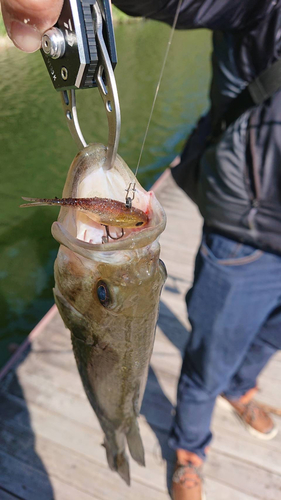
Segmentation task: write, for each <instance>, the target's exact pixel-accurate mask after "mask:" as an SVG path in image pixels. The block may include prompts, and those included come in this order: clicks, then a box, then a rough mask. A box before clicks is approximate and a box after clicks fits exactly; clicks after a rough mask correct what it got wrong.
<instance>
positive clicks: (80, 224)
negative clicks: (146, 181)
mask: <svg viewBox="0 0 281 500" xmlns="http://www.w3.org/2000/svg"><path fill="white" fill-rule="evenodd" d="M105 159H106V148H105V147H104V146H103V145H101V144H91V145H90V146H88V147H87V148H85V149H84V150H83V151H81V152H80V153H79V154H78V155H77V156H76V158H75V159H74V161H73V163H72V165H71V167H70V169H69V172H68V176H67V180H66V184H65V187H64V190H63V195H62V196H63V198H68V197H71V198H93V197H98V198H107V199H112V200H117V201H121V202H123V203H125V201H126V191H127V189H128V186H129V185H132V184H134V185H135V192H134V193H132V194H133V200H132V207H133V208H137V209H139V210H141V211H142V212H144V213H145V214H146V215H147V217H148V222H147V223H145V224H143V225H141V226H137V227H123V228H122V226H120V225H118V226H115V225H114V220H113V224H112V225H108V226H105V225H103V224H100V223H98V222H97V221H96V220H94V218H93V216H92V214H91V213H90V212H89V213H85V212H82V211H79V210H75V209H72V208H66V207H61V209H60V213H59V217H58V221H57V222H55V223H54V224H53V226H52V234H53V236H54V238H55V239H56V240H57V241H59V242H60V243H62V244H64V245H65V246H68V247H69V248H70V247H72V249H73V246H75V247H77V250H76V251H79V250H78V249H84V250H85V251H89V250H91V249H92V250H94V249H95V250H98V251H100V250H102V251H111V250H117V249H118V250H119V249H122V248H128V247H139V246H143V245H144V244H148V243H149V241H150V240H151V241H153V239H155V238H156V237H157V235H158V234H160V233H161V232H162V231H163V230H164V228H165V222H166V218H165V213H164V211H163V209H162V207H161V205H160V203H159V202H158V201H157V199H156V197H155V195H154V193H153V192H151V191H150V192H147V191H146V190H145V189H143V188H142V186H141V185H140V184H139V182H138V181H137V180H136V178H135V176H134V174H133V172H132V171H131V170H130V169H129V167H128V166H127V165H126V163H125V162H124V160H123V159H122V158H121V157H120V156H118V155H117V158H116V162H115V164H114V167H113V168H112V169H111V170H105V169H104V168H103V164H104V161H105ZM129 195H131V193H129ZM80 253H81V252H80Z"/></svg>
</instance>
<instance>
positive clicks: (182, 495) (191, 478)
mask: <svg viewBox="0 0 281 500" xmlns="http://www.w3.org/2000/svg"><path fill="white" fill-rule="evenodd" d="M190 455H191V457H192V460H188V461H187V462H186V461H184V463H181V462H177V464H176V468H175V472H174V475H173V482H172V499H173V500H206V497H205V495H204V492H203V479H202V464H203V461H202V460H201V459H200V458H199V457H197V455H194V454H193V453H190ZM178 456H179V455H178ZM193 457H195V459H194V458H193Z"/></svg>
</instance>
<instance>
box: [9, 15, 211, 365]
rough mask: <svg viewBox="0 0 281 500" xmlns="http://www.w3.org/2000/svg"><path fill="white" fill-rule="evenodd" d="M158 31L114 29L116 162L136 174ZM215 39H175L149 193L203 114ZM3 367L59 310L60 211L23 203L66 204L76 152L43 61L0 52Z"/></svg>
mask: <svg viewBox="0 0 281 500" xmlns="http://www.w3.org/2000/svg"><path fill="white" fill-rule="evenodd" d="M169 32H170V30H169V27H167V26H165V25H162V24H160V23H156V22H139V23H134V24H129V25H120V26H117V28H116V30H115V33H116V42H117V49H118V56H119V62H118V66H117V69H116V72H115V75H116V79H117V85H118V89H119V97H120V103H121V113H122V130H121V140H120V146H119V154H120V155H121V156H122V157H123V158H124V159H125V161H126V162H127V163H128V165H129V166H130V167H131V168H132V169H134V168H135V165H136V162H137V159H138V155H139V151H140V147H141V141H142V138H143V135H144V130H145V127H146V124H147V120H148V116H149V113H150V109H151V104H152V100H153V96H154V92H155V87H156V84H157V80H158V76H159V73H160V69H161V63H162V59H163V55H164V52H165V49H166V45H167V40H168V36H169ZM209 66H210V34H209V33H208V32H206V31H200V32H199V31H197V32H195V31H193V32H176V33H175V36H174V40H173V44H172V48H171V51H170V55H169V58H168V62H167V66H166V69H165V73H164V78H163V82H162V86H161V89H160V92H159V97H158V101H157V104H156V108H155V112H154V115H153V118H152V122H151V127H150V131H149V134H148V137H147V142H146V146H145V150H144V154H143V158H142V162H141V166H140V170H139V176H138V177H139V180H140V182H141V183H142V184H143V185H144V187H146V188H149V186H151V185H152V183H153V182H154V181H155V180H156V179H157V177H159V175H160V174H161V173H162V172H163V170H164V169H165V167H166V166H167V165H168V164H169V162H170V161H171V160H172V159H173V158H174V156H175V155H176V153H177V152H179V151H180V149H181V146H182V143H183V140H184V138H185V137H186V135H187V133H188V132H189V131H190V129H191V128H192V126H193V125H194V123H195V121H196V119H197V117H198V116H199V115H200V113H201V112H202V111H203V110H204V109H206V107H207V105H208V101H207V88H208V81H209ZM0 70H1V79H0V156H1V163H0V164H1V187H0V190H1V194H0V204H1V209H0V245H1V259H0V318H1V320H0V321H1V323H0V366H1V365H3V363H4V362H5V361H6V360H7V359H8V358H9V356H10V348H9V346H11V343H20V342H22V341H23V339H24V337H25V336H26V335H27V334H28V333H29V332H30V330H31V329H32V328H33V327H34V326H35V325H36V323H37V322H38V321H39V320H40V319H41V318H42V316H43V315H44V314H45V313H46V312H47V310H48V309H49V308H50V307H51V306H52V304H53V297H52V287H53V263H54V259H55V256H56V252H57V248H58V245H57V243H56V242H55V241H54V240H53V239H52V237H51V234H50V227H51V224H52V222H53V221H54V220H55V219H56V217H57V214H58V209H57V208H53V207H51V208H41V209H34V210H33V209H19V204H20V203H21V196H31V197H33V196H35V197H46V198H47V197H54V196H60V195H61V192H62V188H63V185H64V181H65V177H66V174H67V170H68V168H69V165H70V163H71V161H72V160H73V158H74V156H75V154H76V152H77V150H76V146H75V145H74V143H73V141H72V139H71V137H70V134H69V132H68V129H67V126H66V123H65V119H64V115H63V112H62V108H61V104H60V96H59V94H57V93H56V91H55V90H54V89H53V86H52V84H51V81H50V78H49V75H48V74H47V71H46V69H45V66H44V64H43V60H42V58H41V55H40V54H39V53H36V54H31V55H28V54H23V53H21V52H20V51H18V50H17V49H15V48H8V49H2V50H1V51H0ZM78 112H79V118H80V123H81V125H82V129H83V132H84V134H85V137H86V140H87V141H88V142H102V143H105V142H106V140H107V121H106V116H105V111H104V108H103V104H102V101H101V99H100V96H99V92H98V90H97V89H92V90H87V91H86V90H85V91H80V92H78Z"/></svg>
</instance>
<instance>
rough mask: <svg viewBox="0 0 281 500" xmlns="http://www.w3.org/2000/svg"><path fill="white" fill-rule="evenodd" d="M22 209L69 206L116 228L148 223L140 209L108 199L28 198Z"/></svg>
mask: <svg viewBox="0 0 281 500" xmlns="http://www.w3.org/2000/svg"><path fill="white" fill-rule="evenodd" d="M22 199H23V200H26V201H29V202H31V203H24V204H22V205H20V208H25V207H34V206H36V207H38V206H48V205H49V206H52V205H53V206H57V205H60V206H69V207H72V208H76V209H77V210H81V211H83V212H91V213H92V214H93V217H92V218H93V220H95V221H96V222H98V223H99V224H102V225H104V226H109V225H111V226H112V224H113V223H114V226H116V227H123V228H124V227H139V226H142V225H143V224H146V223H147V222H148V217H147V215H146V214H145V213H144V212H143V211H142V210H139V209H138V208H134V207H128V206H127V205H126V203H122V202H121V201H118V200H111V199H108V198H97V197H95V198H52V199H49V198H27V197H24V196H23V197H22Z"/></svg>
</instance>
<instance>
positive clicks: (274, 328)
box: [224, 305, 281, 400]
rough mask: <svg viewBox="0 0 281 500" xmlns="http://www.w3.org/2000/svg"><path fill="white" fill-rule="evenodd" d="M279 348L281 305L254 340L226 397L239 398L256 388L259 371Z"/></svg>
mask: <svg viewBox="0 0 281 500" xmlns="http://www.w3.org/2000/svg"><path fill="white" fill-rule="evenodd" d="M278 349H281V305H279V306H278V307H276V308H275V309H274V310H273V311H272V313H271V314H270V315H269V317H268V318H267V320H266V322H265V324H264V325H263V326H262V328H261V329H260V331H259V333H258V335H257V337H256V338H255V339H254V341H253V342H252V344H251V346H250V348H249V350H248V352H247V353H246V356H245V357H244V359H243V361H242V363H241V365H240V366H239V368H238V370H237V372H236V373H235V375H234V376H233V377H232V379H231V380H230V383H229V385H228V387H227V389H226V391H225V392H224V395H225V397H226V398H227V399H231V400H232V399H233V400H237V399H239V398H241V396H244V395H245V394H246V393H248V392H249V391H250V390H251V389H252V388H255V387H256V385H257V382H256V379H257V377H258V375H259V373H260V372H261V371H262V369H263V368H264V367H265V365H266V364H267V362H268V361H269V359H270V358H271V356H273V354H274V353H275V352H276V351H277V350H278Z"/></svg>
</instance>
